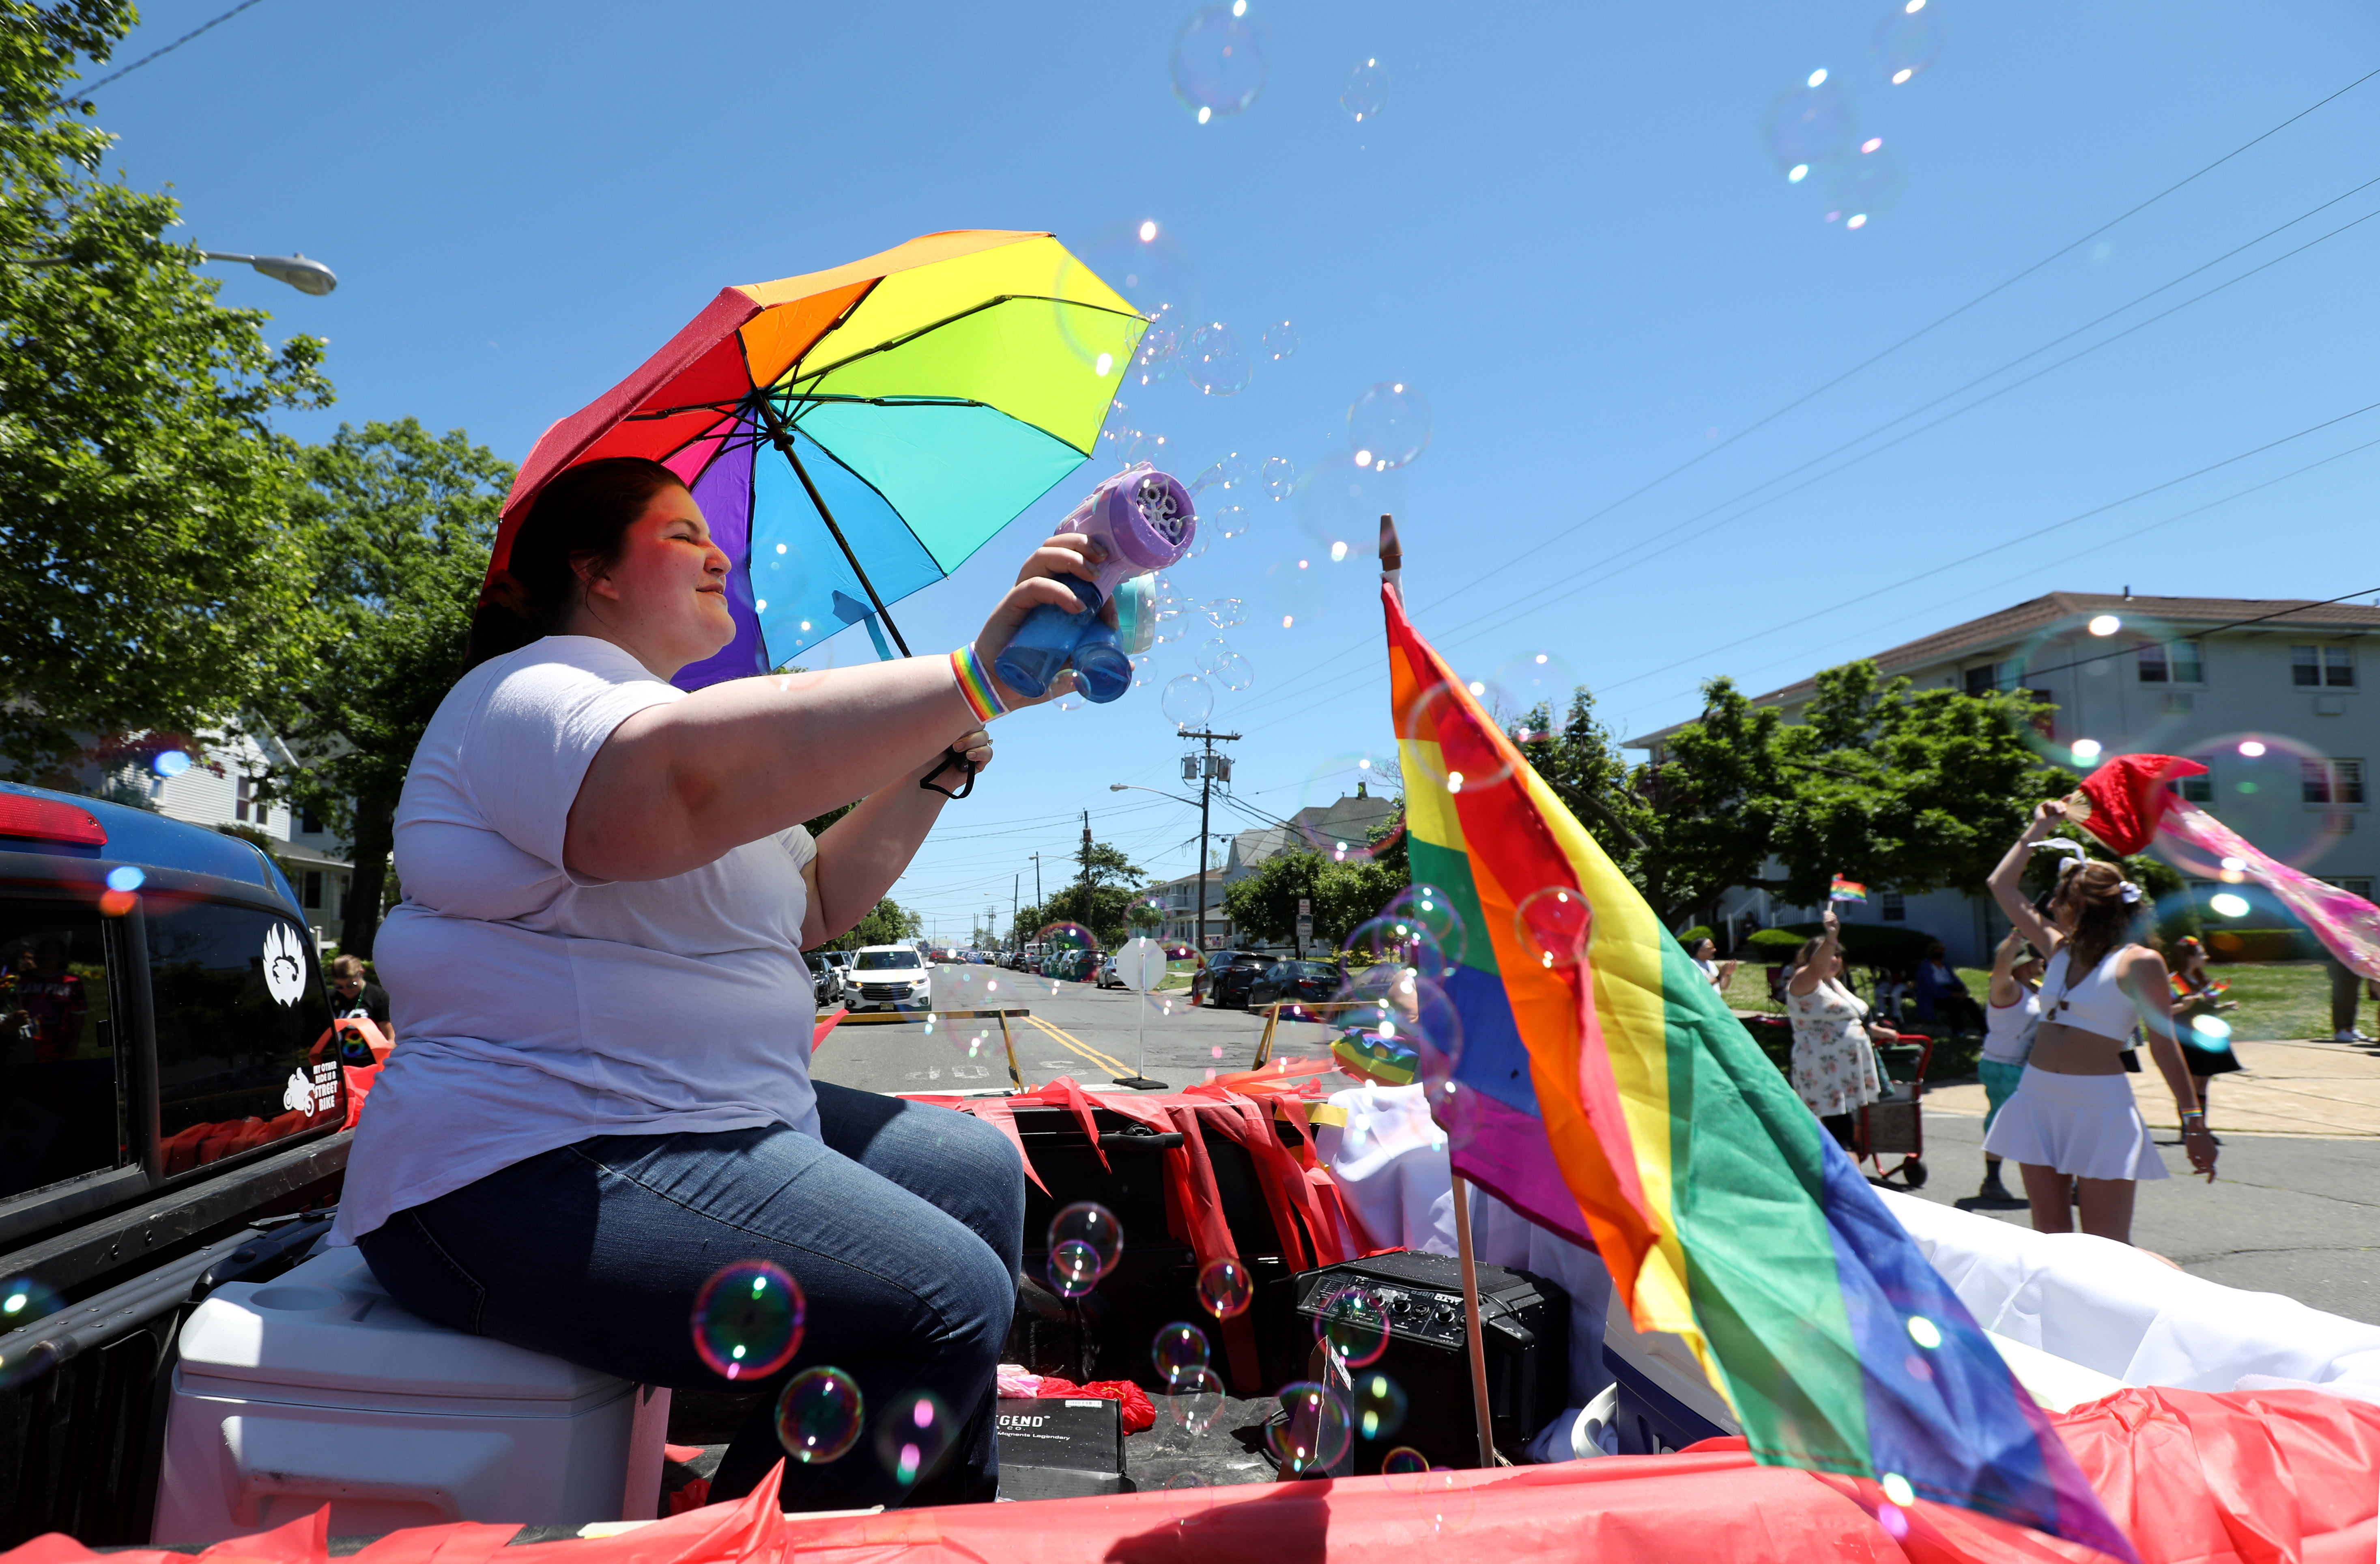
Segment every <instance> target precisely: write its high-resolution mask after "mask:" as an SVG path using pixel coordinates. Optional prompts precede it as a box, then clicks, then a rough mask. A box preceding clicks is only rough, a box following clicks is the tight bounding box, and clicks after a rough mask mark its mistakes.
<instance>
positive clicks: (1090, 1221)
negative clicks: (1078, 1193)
mask: <svg viewBox="0 0 2380 1564" xmlns="http://www.w3.org/2000/svg"><path fill="white" fill-rule="evenodd" d="M1068 1243H1080V1244H1083V1245H1085V1246H1086V1247H1087V1248H1088V1249H1089V1250H1090V1251H1091V1254H1092V1255H1093V1257H1094V1260H1095V1261H1096V1263H1097V1265H1098V1267H1099V1275H1101V1276H1105V1275H1107V1274H1108V1272H1110V1271H1111V1270H1113V1269H1115V1266H1116V1262H1117V1261H1118V1260H1120V1259H1122V1258H1123V1224H1122V1223H1120V1222H1118V1221H1117V1220H1116V1218H1115V1213H1114V1212H1112V1211H1111V1210H1109V1209H1108V1208H1107V1207H1106V1206H1102V1205H1100V1204H1099V1202H1098V1201H1096V1200H1077V1201H1076V1202H1075V1204H1073V1205H1072V1206H1067V1207H1066V1208H1065V1209H1064V1210H1062V1211H1061V1212H1059V1213H1058V1214H1057V1215H1056V1216H1054V1217H1052V1218H1050V1248H1051V1249H1053V1250H1054V1249H1057V1248H1060V1247H1062V1245H1065V1244H1068Z"/></svg>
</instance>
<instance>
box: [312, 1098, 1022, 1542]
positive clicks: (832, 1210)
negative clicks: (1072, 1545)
mask: <svg viewBox="0 0 2380 1564" xmlns="http://www.w3.org/2000/svg"><path fill="white" fill-rule="evenodd" d="M818 1105H819V1122H820V1130H821V1133H822V1134H824V1136H825V1144H824V1145H820V1143H819V1142H818V1141H815V1140H812V1139H811V1138H810V1137H809V1136H807V1135H805V1134H799V1133H797V1132H795V1131H794V1130H792V1129H789V1128H787V1127H786V1126H784V1125H783V1124H772V1125H769V1126H767V1127H765V1128H761V1129H751V1130H734V1131H729V1132H727V1133H725V1134H674V1135H601V1136H598V1137H596V1138H595V1139H593V1140H586V1141H581V1142H579V1143H578V1144H577V1145H576V1146H564V1147H563V1148H561V1149H560V1150H558V1151H549V1152H546V1153H545V1154H543V1155H542V1156H538V1157H532V1158H529V1159H528V1160H527V1161H525V1162H519V1163H516V1164H514V1165H513V1166H512V1167H509V1168H506V1169H504V1170H501V1171H499V1172H494V1173H491V1174H489V1175H488V1176H487V1177H486V1178H483V1179H481V1180H480V1181H479V1182H477V1183H473V1184H468V1185H466V1186H465V1187H464V1188H462V1189H458V1190H455V1192H453V1193H452V1194H443V1195H441V1196H439V1197H438V1198H437V1199H435V1200H431V1201H429V1202H426V1203H424V1204H422V1205H419V1206H413V1207H411V1208H410V1209H407V1210H404V1211H400V1212H398V1213H396V1214H395V1216H393V1217H391V1218H389V1219H388V1221H387V1223H386V1224H385V1225H383V1226H382V1227H381V1228H379V1229H377V1230H376V1231H372V1232H369V1233H366V1234H365V1235H364V1236H363V1238H362V1239H361V1240H360V1241H359V1247H360V1248H361V1249H362V1250H363V1253H364V1257H365V1259H366V1260H367V1261H369V1262H370V1266H371V1268H372V1274H373V1275H374V1276H376V1277H378V1278H379V1279H380V1281H381V1285H383V1287H386V1288H387V1289H388V1290H389V1291H390V1293H391V1294H392V1295H394V1296H395V1298H396V1300H397V1302H399V1303H403V1304H404V1305H405V1306H406V1307H407V1308H408V1309H410V1310H412V1311H413V1312H414V1313H415V1314H417V1315H421V1316H422V1317H423V1318H425V1319H430V1320H434V1321H436V1322H437V1323H438V1324H441V1325H443V1326H447V1327H449V1328H453V1329H456V1330H467V1331H469V1332H471V1333H473V1334H474V1335H480V1336H490V1337H493V1338H495V1339H496V1340H500V1341H509V1342H511V1343H513V1344H514V1345H515V1346H518V1347H525V1348H528V1349H529V1350H530V1351H532V1352H546V1353H551V1354H553V1356H556V1357H561V1358H566V1359H568V1360H569V1361H570V1362H572V1363H577V1364H585V1365H587V1366H588V1367H590V1368H596V1369H601V1370H602V1371H603V1372H605V1373H607V1374H615V1375H618V1376H621V1377H623V1378H625V1379H634V1380H637V1381H639V1382H641V1383H644V1384H649V1385H666V1386H669V1387H671V1388H674V1389H688V1390H697V1389H699V1390H724V1389H730V1388H733V1389H737V1390H745V1389H755V1390H763V1391H767V1392H769V1394H768V1395H767V1396H766V1397H765V1398H764V1399H763V1400H761V1401H760V1403H759V1406H758V1407H757V1408H756V1409H755V1411H754V1412H753V1414H752V1416H751V1417H750V1419H749V1420H747V1422H746V1424H745V1425H744V1427H743V1429H742V1431H741V1432H740V1433H738V1434H737V1435H736V1437H735V1441H734V1442H733V1443H732V1444H730V1445H729V1446H728V1449H727V1455H726V1458H725V1459H724V1460H723V1461H722V1462H721V1463H720V1467H719V1471H718V1473H717V1474H716V1475H715V1476H714V1477H713V1478H712V1481H711V1490H710V1491H711V1497H712V1498H713V1499H722V1498H734V1497H740V1496H742V1495H744V1494H747V1493H749V1492H750V1491H751V1490H752V1489H753V1487H755V1486H756V1485H758V1484H759V1481H760V1480H761V1478H762V1477H764V1476H765V1475H766V1474H767V1473H768V1471H769V1468H770V1467H771V1466H773V1465H774V1464H776V1462H777V1461H778V1460H779V1459H780V1458H781V1457H783V1455H784V1451H783V1449H782V1448H781V1447H780V1446H779V1444H778V1442H777V1435H776V1424H775V1416H774V1411H775V1401H776V1397H775V1394H774V1392H775V1391H776V1390H777V1388H779V1387H780V1386H781V1385H783V1382H784V1381H785V1380H786V1379H789V1378H791V1377H792V1376H794V1375H795V1374H796V1373H798V1372H800V1371H801V1370H803V1369H805V1368H811V1367H817V1366H821V1365H831V1366H832V1367H835V1368H839V1369H842V1370H843V1371H844V1373H846V1374H848V1375H850V1376H852V1378H853V1379H854V1380H856V1381H857V1383H858V1385H859V1388H860V1393H861V1396H862V1398H863V1400H864V1403H865V1406H866V1411H867V1416H868V1426H867V1429H866V1431H865V1432H864V1433H863V1434H862V1435H861V1437H860V1439H859V1442H858V1443H857V1444H856V1445H854V1446H853V1447H852V1449H851V1451H850V1453H849V1454H847V1455H845V1456H844V1457H843V1458H842V1459H841V1460H840V1461H831V1462H826V1463H822V1464H820V1465H814V1466H804V1465H801V1464H798V1463H796V1462H794V1461H787V1462H786V1467H785V1478H784V1487H783V1496H784V1498H783V1502H784V1506H785V1508H786V1509H860V1508H864V1507H866V1506H868V1505H874V1504H883V1505H892V1506H898V1505H905V1504H953V1503H965V1502H970V1501H977V1500H989V1499H990V1498H991V1497H993V1493H994V1490H995V1489H996V1487H997V1485H998V1481H999V1473H1000V1459H999V1454H998V1448H997V1446H996V1445H995V1443H994V1440H993V1423H992V1418H993V1400H994V1397H993V1388H992V1371H993V1369H994V1367H995V1366H996V1365H997V1364H998V1363H999V1360H1000V1349H1001V1344H1002V1341H1003V1340H1005V1339H1006V1337H1007V1334H1008V1322H1009V1315H1010V1314H1011V1312H1012V1311H1013V1310H1014V1307H1015V1303H1016V1278H1017V1267H1018V1266H1019V1264H1020V1263H1021V1257H1022V1255H1021V1252H1022V1249H1023V1246H1024V1226H1025V1171H1024V1168H1023V1165H1022V1164H1021V1163H1020V1162H1019V1161H1018V1160H1017V1157H1016V1152H1015V1149H1014V1147H1013V1146H1010V1145H1009V1144H1008V1142H1007V1140H1006V1139H1005V1138H1003V1137H1002V1135H1001V1134H1000V1133H999V1132H998V1131H997V1130H994V1129H992V1128H991V1127H990V1125H988V1124H985V1123H984V1122H982V1121H980V1120H977V1119H975V1118H973V1117H971V1116H969V1115H967V1114H964V1113H953V1112H952V1111H951V1110H950V1109H943V1108H932V1107H927V1106H923V1105H920V1104H917V1103H908V1102H903V1101H901V1100H899V1099H898V1098H895V1097H880V1096H877V1095H876V1094H874V1093H872V1092H861V1091H854V1090H852V1089H850V1088H849V1087H846V1086H836V1085H827V1084H825V1083H823V1082H821V1083H819V1085H818ZM747 1259H762V1260H771V1261H774V1262H775V1263H776V1264H778V1265H780V1266H783V1267H784V1268H785V1269H786V1270H788V1271H790V1272H791V1273H793V1276H794V1279H795V1280H796V1281H798V1282H800V1283H801V1286H802V1291H803V1293H804V1294H805V1296H806V1297H807V1301H808V1314H807V1325H806V1328H805V1332H804V1335H803V1339H802V1344H801V1350H800V1351H799V1352H796V1353H795V1356H794V1360H793V1362H792V1363H791V1364H788V1365H787V1366H786V1367H785V1368H784V1369H783V1370H782V1371H781V1372H779V1373H778V1374H777V1375H776V1376H773V1377H771V1378H768V1379H764V1380H759V1381H743V1382H738V1383H736V1384H735V1385H733V1386H731V1385H730V1384H729V1382H727V1381H726V1380H723V1379H722V1378H721V1377H720V1376H718V1375H716V1374H714V1373H712V1372H711V1371H710V1369H709V1368H708V1367H706V1366H705V1365H704V1364H703V1362H702V1360H701V1359H700V1358H699V1357H698V1356H696V1354H695V1351H694V1340H693V1333H692V1330H691V1320H692V1315H693V1308H694V1297H695V1294H696V1292H698V1291H699V1290H700V1289H701V1287H702V1284H703V1282H704V1281H705V1280H707V1279H709V1278H710V1276H711V1275H712V1274H713V1273H715V1272H716V1271H718V1270H719V1268H720V1267H722V1266H726V1265H729V1264H732V1263H734V1262H735V1261H738V1260H747ZM916 1390H930V1391H932V1392H933V1393H934V1394H935V1395H936V1396H938V1397H940V1398H941V1402H942V1404H943V1406H944V1407H946V1408H948V1409H949V1411H950V1413H951V1415H952V1417H953V1421H954V1422H955V1423H956V1424H957V1425H958V1433H957V1436H956V1438H955V1440H954V1443H953V1449H952V1451H951V1454H950V1456H949V1458H948V1459H947V1460H945V1461H944V1462H943V1463H942V1465H941V1469H940V1470H939V1471H929V1473H927V1474H925V1475H924V1476H922V1477H921V1478H919V1479H918V1480H917V1482H916V1484H915V1485H913V1486H909V1487H904V1486H903V1485H901V1483H900V1482H899V1481H897V1480H896V1479H895V1477H894V1476H893V1474H892V1472H891V1471H890V1470H888V1469H887V1468H886V1466H885V1465H884V1464H883V1462H882V1461H880V1460H879V1459H878V1456H877V1453H876V1443H875V1434H876V1419H877V1414H878V1412H879V1410H880V1409H881V1408H883V1407H886V1406H888V1405H890V1404H891V1403H892V1400H893V1399H894V1398H895V1397H898V1396H901V1395H903V1394H905V1392H910V1391H916Z"/></svg>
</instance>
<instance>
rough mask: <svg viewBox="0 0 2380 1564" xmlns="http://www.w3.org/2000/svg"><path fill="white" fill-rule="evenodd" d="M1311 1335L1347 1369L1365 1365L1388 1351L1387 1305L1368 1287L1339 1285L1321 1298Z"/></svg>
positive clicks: (1373, 1362)
mask: <svg viewBox="0 0 2380 1564" xmlns="http://www.w3.org/2000/svg"><path fill="white" fill-rule="evenodd" d="M1314 1334H1315V1338H1316V1340H1325V1341H1329V1342H1330V1346H1331V1348H1332V1350H1333V1351H1335V1352H1337V1353H1338V1354H1339V1356H1340V1357H1341V1358H1342V1360H1344V1361H1345V1363H1346V1364H1347V1366H1348V1367H1349V1368H1367V1367H1369V1366H1370V1365H1371V1364H1376V1363H1378V1362H1379V1361H1380V1354H1381V1353H1383V1352H1387V1351H1388V1350H1389V1306H1388V1304H1387V1303H1384V1302H1383V1301H1382V1300H1381V1298H1380V1295H1379V1294H1378V1293H1377V1292H1375V1291H1372V1290H1371V1289H1370V1288H1368V1287H1342V1288H1340V1289H1338V1290H1337V1291H1334V1292H1332V1293H1331V1294H1330V1296H1329V1297H1328V1298H1325V1299H1324V1300H1323V1301H1322V1305H1321V1307H1320V1309H1319V1310H1318V1311H1317V1313H1316V1315H1315V1319H1314Z"/></svg>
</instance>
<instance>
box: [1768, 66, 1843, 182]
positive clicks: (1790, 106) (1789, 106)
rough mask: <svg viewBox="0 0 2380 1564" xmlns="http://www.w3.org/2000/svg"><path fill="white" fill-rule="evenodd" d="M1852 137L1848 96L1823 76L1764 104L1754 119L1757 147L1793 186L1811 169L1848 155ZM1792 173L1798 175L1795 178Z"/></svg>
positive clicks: (1820, 75) (1788, 89)
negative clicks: (1762, 147) (1757, 119)
mask: <svg viewBox="0 0 2380 1564" xmlns="http://www.w3.org/2000/svg"><path fill="white" fill-rule="evenodd" d="M1857 134H1858V132H1857V130H1856V129H1855V128H1854V125H1853V121H1852V102H1851V98H1850V96H1849V95H1848V94H1846V93H1845V92H1844V91H1843V90H1842V88H1841V87H1840V85H1839V84H1837V83H1835V82H1831V81H1828V79H1826V76H1825V73H1824V72H1818V73H1815V79H1814V80H1811V81H1808V82H1804V83H1803V84H1801V85H1799V86H1794V87H1788V88H1787V89H1785V91H1781V92H1779V93H1778V94H1777V95H1776V96H1775V97H1773V98H1771V99H1769V100H1768V108H1767V112H1765V113H1764V114H1762V115H1761V116H1760V139H1761V142H1762V144H1764V145H1765V146H1767V149H1768V155H1769V156H1770V157H1771V158H1773V159H1774V160H1776V164H1777V166H1778V167H1779V169H1781V170H1783V171H1784V172H1785V174H1786V175H1787V176H1788V177H1790V178H1791V179H1793V180H1794V181H1795V182H1797V183H1798V182H1799V181H1800V180H1801V179H1802V177H1803V176H1804V175H1806V174H1807V172H1808V171H1809V170H1810V169H1811V168H1812V167H1814V166H1815V165H1817V164H1825V163H1829V162H1832V161H1833V160H1834V159H1836V158H1839V157H1841V156H1842V155H1843V154H1844V153H1846V152H1850V151H1851V150H1852V141H1853V140H1854V139H1856V137H1857ZM1796 169H1800V170H1802V171H1803V172H1802V173H1801V174H1796V173H1794V170H1796Z"/></svg>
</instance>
